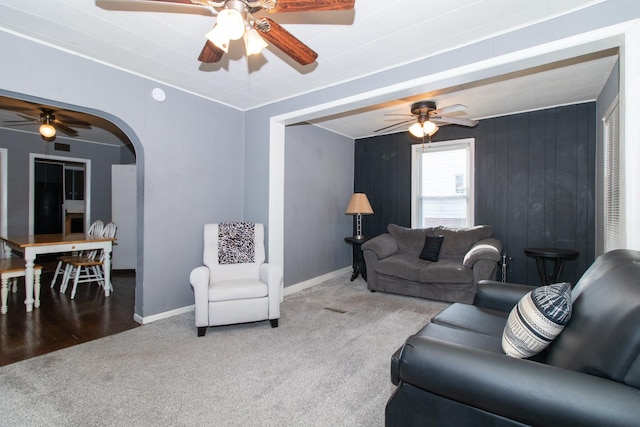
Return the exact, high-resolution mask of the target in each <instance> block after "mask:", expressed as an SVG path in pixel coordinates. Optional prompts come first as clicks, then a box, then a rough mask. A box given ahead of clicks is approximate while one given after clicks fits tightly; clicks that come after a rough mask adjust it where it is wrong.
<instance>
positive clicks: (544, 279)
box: [524, 248, 580, 285]
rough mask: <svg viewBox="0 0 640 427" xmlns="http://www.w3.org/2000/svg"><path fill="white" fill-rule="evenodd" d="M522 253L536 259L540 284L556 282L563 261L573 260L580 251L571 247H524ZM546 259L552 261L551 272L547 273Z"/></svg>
mask: <svg viewBox="0 0 640 427" xmlns="http://www.w3.org/2000/svg"><path fill="white" fill-rule="evenodd" d="M524 253H525V255H526V256H528V257H530V258H534V259H535V260H536V265H537V267H538V274H539V275H540V284H541V285H550V284H552V283H556V282H557V281H558V279H559V278H560V275H561V274H562V267H563V266H564V262H565V261H570V260H574V259H576V258H578V256H579V255H580V252H578V251H576V250H573V249H557V248H526V249H525V250H524ZM546 261H553V273H547V267H546Z"/></svg>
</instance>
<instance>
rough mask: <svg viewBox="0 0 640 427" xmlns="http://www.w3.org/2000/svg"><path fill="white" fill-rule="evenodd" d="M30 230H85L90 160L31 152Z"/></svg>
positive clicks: (50, 231) (45, 232)
mask: <svg viewBox="0 0 640 427" xmlns="http://www.w3.org/2000/svg"><path fill="white" fill-rule="evenodd" d="M30 160H31V161H30V184H29V194H30V196H29V234H69V233H84V231H85V230H86V229H87V228H88V224H89V221H90V218H91V212H90V206H91V204H90V196H91V192H90V185H89V183H90V182H91V160H88V159H78V158H69V157H58V156H46V157H41V156H38V155H36V154H33V153H32V154H31V159H30Z"/></svg>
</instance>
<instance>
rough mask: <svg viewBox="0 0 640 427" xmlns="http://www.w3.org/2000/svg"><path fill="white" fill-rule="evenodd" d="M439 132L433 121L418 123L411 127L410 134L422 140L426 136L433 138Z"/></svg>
mask: <svg viewBox="0 0 640 427" xmlns="http://www.w3.org/2000/svg"><path fill="white" fill-rule="evenodd" d="M437 131H438V126H436V125H435V124H434V123H433V122H431V121H428V120H427V121H425V122H424V123H420V122H416V123H414V124H412V125H411V126H409V132H410V133H411V135H413V136H415V137H416V138H422V137H424V136H431V135H433V134H434V133H436V132H437Z"/></svg>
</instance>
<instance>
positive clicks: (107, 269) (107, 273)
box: [102, 245, 111, 297]
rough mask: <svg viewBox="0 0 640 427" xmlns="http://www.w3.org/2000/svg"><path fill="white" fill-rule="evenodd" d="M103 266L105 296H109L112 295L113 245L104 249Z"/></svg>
mask: <svg viewBox="0 0 640 427" xmlns="http://www.w3.org/2000/svg"><path fill="white" fill-rule="evenodd" d="M102 266H103V267H104V285H105V286H104V296H105V297H108V296H109V295H111V245H109V246H107V247H106V248H105V250H104V261H103V262H102Z"/></svg>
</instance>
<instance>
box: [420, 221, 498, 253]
mask: <svg viewBox="0 0 640 427" xmlns="http://www.w3.org/2000/svg"><path fill="white" fill-rule="evenodd" d="M430 232H431V233H433V234H434V235H436V236H444V240H443V241H442V247H441V248H440V258H444V259H460V260H462V259H463V258H464V256H465V254H466V253H467V252H468V251H469V249H471V246H473V244H474V243H476V242H477V241H478V240H482V239H487V238H489V237H491V235H492V234H493V227H491V226H490V225H476V226H475V227H470V228H450V227H442V226H438V227H434V228H433V229H431V230H430Z"/></svg>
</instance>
